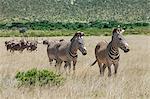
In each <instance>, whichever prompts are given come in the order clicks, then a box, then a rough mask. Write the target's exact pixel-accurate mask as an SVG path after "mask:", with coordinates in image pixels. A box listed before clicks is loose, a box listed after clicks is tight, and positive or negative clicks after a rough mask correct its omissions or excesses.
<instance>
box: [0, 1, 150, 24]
mask: <svg viewBox="0 0 150 99" xmlns="http://www.w3.org/2000/svg"><path fill="white" fill-rule="evenodd" d="M0 19H1V21H2V20H4V19H5V20H6V19H11V20H12V19H13V20H24V19H25V20H29V21H33V20H49V21H53V22H56V21H63V22H64V21H65V22H66V21H70V22H75V21H80V22H89V21H95V20H117V21H124V22H127V21H128V22H131V21H150V0H0Z"/></svg>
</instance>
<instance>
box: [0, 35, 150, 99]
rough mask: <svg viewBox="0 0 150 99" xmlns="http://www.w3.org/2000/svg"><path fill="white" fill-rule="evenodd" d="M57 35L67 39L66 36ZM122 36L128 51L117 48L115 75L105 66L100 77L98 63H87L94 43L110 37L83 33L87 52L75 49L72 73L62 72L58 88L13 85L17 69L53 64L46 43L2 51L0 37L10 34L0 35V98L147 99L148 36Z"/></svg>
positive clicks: (149, 70)
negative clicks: (31, 49) (31, 48)
mask: <svg viewBox="0 0 150 99" xmlns="http://www.w3.org/2000/svg"><path fill="white" fill-rule="evenodd" d="M59 38H65V39H66V40H69V38H70V37H59ZM59 38H57V37H55V38H54V37H53V38H49V39H51V40H53V39H59ZM126 38H127V41H128V42H129V45H130V48H131V51H130V52H129V53H127V54H125V53H123V52H122V51H120V52H121V59H120V65H119V69H118V74H117V76H114V75H112V76H111V77H107V74H108V73H107V70H106V71H105V75H104V77H100V75H99V68H98V65H97V64H96V65H94V66H93V67H90V66H89V65H90V64H91V63H92V62H93V61H94V60H95V56H94V48H95V45H96V44H97V43H98V42H99V41H101V40H108V41H109V40H110V37H103V36H101V37H93V36H91V37H85V44H86V47H87V49H88V54H87V55H86V56H82V55H81V53H80V52H79V58H78V62H77V66H76V74H75V75H72V74H70V75H69V76H66V75H65V74H64V76H65V77H66V78H67V80H66V82H65V84H64V85H63V86H61V87H59V88H58V87H26V88H25V87H22V88H17V87H16V80H15V79H14V76H15V74H16V72H17V71H21V70H28V69H31V68H33V67H37V68H39V69H40V68H47V69H54V66H49V63H48V57H47V54H46V46H44V45H42V44H41V45H39V46H38V51H37V52H32V53H29V52H27V51H24V52H23V53H22V54H21V53H19V52H15V53H14V54H11V53H9V52H7V51H6V48H5V46H4V41H5V40H10V39H12V38H0V99H148V98H150V36H126ZM16 39H19V38H16ZM30 39H31V38H30ZM38 39H39V40H41V39H42V38H38ZM112 69H113V67H112ZM54 70H55V69H54ZM62 72H63V68H62Z"/></svg>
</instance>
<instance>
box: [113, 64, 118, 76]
mask: <svg viewBox="0 0 150 99" xmlns="http://www.w3.org/2000/svg"><path fill="white" fill-rule="evenodd" d="M113 65H114V69H115V74H117V70H118V65H119V63H116V64H113Z"/></svg>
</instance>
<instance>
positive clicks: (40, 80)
mask: <svg viewBox="0 0 150 99" xmlns="http://www.w3.org/2000/svg"><path fill="white" fill-rule="evenodd" d="M15 78H16V79H17V81H18V83H19V86H23V85H32V86H36V85H38V86H43V85H50V86H51V85H57V86H60V85H62V84H63V83H64V80H65V79H64V78H63V77H62V76H61V75H60V74H57V73H55V72H53V71H49V70H45V69H43V70H37V69H36V68H33V69H31V70H28V71H26V72H18V73H17V74H16V76H15Z"/></svg>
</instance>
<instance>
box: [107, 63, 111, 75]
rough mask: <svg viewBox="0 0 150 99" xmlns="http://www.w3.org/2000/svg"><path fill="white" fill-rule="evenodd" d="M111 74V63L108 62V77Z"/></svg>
mask: <svg viewBox="0 0 150 99" xmlns="http://www.w3.org/2000/svg"><path fill="white" fill-rule="evenodd" d="M110 76H111V65H110V64H109V65H108V77H110Z"/></svg>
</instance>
